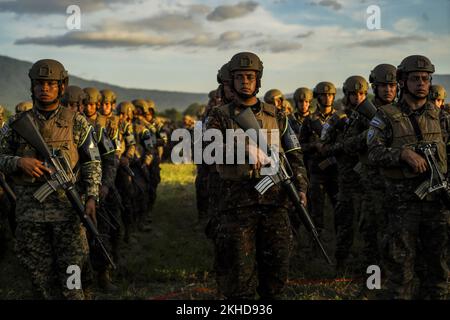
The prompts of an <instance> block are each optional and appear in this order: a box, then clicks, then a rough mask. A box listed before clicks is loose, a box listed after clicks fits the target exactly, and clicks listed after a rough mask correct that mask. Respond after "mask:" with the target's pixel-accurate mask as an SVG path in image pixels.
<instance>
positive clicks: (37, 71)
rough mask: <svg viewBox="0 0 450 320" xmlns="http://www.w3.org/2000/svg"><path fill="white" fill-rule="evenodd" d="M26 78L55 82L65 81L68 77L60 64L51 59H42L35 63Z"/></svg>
mask: <svg viewBox="0 0 450 320" xmlns="http://www.w3.org/2000/svg"><path fill="white" fill-rule="evenodd" d="M28 76H29V77H30V79H31V80H32V81H33V80H56V81H62V82H64V81H66V80H67V79H68V77H69V75H68V73H67V70H66V69H65V68H64V66H63V65H62V64H61V62H59V61H56V60H52V59H43V60H39V61H37V62H35V63H34V64H33V65H32V66H31V69H30V71H29V72H28Z"/></svg>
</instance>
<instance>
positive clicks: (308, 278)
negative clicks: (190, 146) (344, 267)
mask: <svg viewBox="0 0 450 320" xmlns="http://www.w3.org/2000/svg"><path fill="white" fill-rule="evenodd" d="M161 167H162V172H161V175H162V182H161V184H160V186H159V188H158V197H157V202H156V204H155V208H154V212H153V214H152V220H153V223H152V228H151V230H150V231H147V232H136V233H134V234H133V236H132V237H131V239H130V243H129V244H123V245H122V252H123V254H122V261H121V263H120V265H119V269H118V271H116V273H115V276H114V278H115V283H116V284H117V285H118V286H119V288H120V290H119V292H117V293H115V294H109V295H106V294H102V293H101V292H99V291H97V290H94V292H93V298H94V299H218V298H220V297H219V296H218V295H217V293H216V292H217V290H216V285H215V281H214V276H213V273H212V264H213V247H212V243H211V242H210V240H208V239H207V238H206V237H205V235H204V233H203V229H202V227H200V226H199V225H198V223H197V211H196V206H195V188H194V180H195V166H194V165H173V164H163V165H162V166H161ZM327 212H328V213H327V214H328V215H329V216H327V223H328V224H329V225H328V226H327V228H328V229H329V230H331V226H332V223H333V220H332V217H331V214H330V210H327ZM328 238H329V241H328V242H327V243H326V245H327V247H328V249H329V250H330V251H331V248H332V247H333V242H334V240H333V237H332V236H331V235H329V237H328ZM298 240H299V243H298V245H297V246H296V249H295V251H294V256H293V257H292V261H291V275H290V279H291V280H290V283H289V285H288V288H287V290H286V296H285V298H286V299H308V300H309V299H335V300H341V299H354V298H355V297H356V296H357V292H358V290H359V288H360V285H359V284H358V283H357V282H348V281H341V282H339V281H333V279H334V276H335V275H334V270H333V268H331V267H329V266H327V265H325V263H324V262H323V259H322V257H321V256H320V255H319V253H317V252H315V251H314V250H311V249H310V248H311V246H310V245H309V244H310V239H309V236H308V235H307V234H306V233H305V231H304V230H303V229H301V232H300V236H299V239H298ZM330 253H331V254H332V253H333V252H330ZM344 276H345V275H344ZM27 298H31V291H30V284H29V279H28V278H27V276H26V274H25V273H24V271H23V269H22V268H21V267H20V266H19V264H18V262H17V260H16V258H15V255H14V253H13V252H12V248H11V243H10V245H9V246H8V250H7V252H6V254H5V256H4V257H3V259H1V260H0V299H27Z"/></svg>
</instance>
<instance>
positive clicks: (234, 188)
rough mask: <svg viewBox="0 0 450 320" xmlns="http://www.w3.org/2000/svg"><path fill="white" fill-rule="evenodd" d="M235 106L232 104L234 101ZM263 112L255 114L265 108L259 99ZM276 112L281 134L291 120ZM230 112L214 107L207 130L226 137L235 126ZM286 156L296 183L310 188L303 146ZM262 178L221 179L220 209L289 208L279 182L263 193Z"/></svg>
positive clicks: (237, 109) (298, 186)
mask: <svg viewBox="0 0 450 320" xmlns="http://www.w3.org/2000/svg"><path fill="white" fill-rule="evenodd" d="M230 105H231V104H230ZM230 105H228V106H230ZM258 106H259V111H257V110H253V111H254V112H255V113H257V112H263V111H261V109H262V107H263V103H262V102H259V105H258ZM234 108H236V111H240V110H243V108H245V107H241V106H236V105H234ZM273 115H274V116H275V117H276V121H277V124H278V128H279V132H280V135H281V134H282V133H284V132H285V131H286V129H287V125H288V121H287V118H286V115H285V114H284V113H282V112H280V111H275V110H274V113H273ZM230 123H232V121H230V114H229V113H226V112H223V111H222V108H213V109H212V110H211V114H210V116H209V117H208V121H207V126H206V129H217V130H219V131H220V132H221V133H222V135H223V137H225V136H226V130H227V129H234V128H233V127H230ZM280 138H281V146H282V147H283V148H285V145H284V141H283V138H282V137H280ZM286 157H287V158H288V161H289V163H290V165H291V167H292V170H293V173H294V177H293V182H294V184H295V185H296V187H297V189H299V190H303V191H304V192H306V190H307V185H308V181H307V175H306V169H305V166H304V164H303V156H302V152H301V149H300V148H298V149H295V150H292V151H291V152H287V153H286ZM259 180H260V179H259V178H250V179H246V180H241V181H231V180H221V183H222V186H221V194H222V197H221V202H220V205H219V208H220V209H221V210H227V209H235V208H239V207H246V206H253V205H273V206H285V207H289V206H290V204H289V201H288V200H287V196H286V194H285V192H284V191H283V190H282V186H280V185H275V186H273V187H272V188H271V189H269V190H268V191H267V192H266V193H265V194H264V195H262V196H261V195H260V194H259V193H258V192H257V191H256V189H255V185H256V184H257V183H258V182H259Z"/></svg>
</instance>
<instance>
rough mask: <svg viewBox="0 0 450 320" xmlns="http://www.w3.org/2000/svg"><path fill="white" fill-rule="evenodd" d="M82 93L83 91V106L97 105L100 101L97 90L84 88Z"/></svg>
mask: <svg viewBox="0 0 450 320" xmlns="http://www.w3.org/2000/svg"><path fill="white" fill-rule="evenodd" d="M83 91H84V99H83V103H84V104H89V103H99V102H100V101H102V94H101V93H100V91H98V89H97V88H94V87H88V88H84V89H83Z"/></svg>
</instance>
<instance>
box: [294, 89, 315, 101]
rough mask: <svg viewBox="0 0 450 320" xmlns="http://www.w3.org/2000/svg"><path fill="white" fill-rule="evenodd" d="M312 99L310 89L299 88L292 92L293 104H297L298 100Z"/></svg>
mask: <svg viewBox="0 0 450 320" xmlns="http://www.w3.org/2000/svg"><path fill="white" fill-rule="evenodd" d="M312 99H313V92H312V91H311V89H308V88H305V87H301V88H298V89H297V90H295V92H294V103H295V104H297V102H298V101H300V100H305V101H311V100H312Z"/></svg>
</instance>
